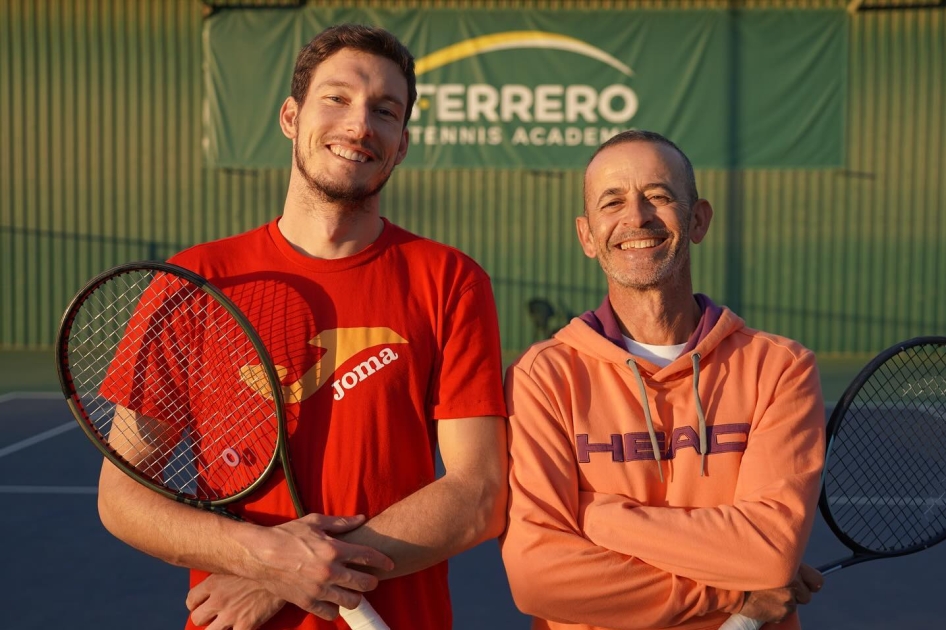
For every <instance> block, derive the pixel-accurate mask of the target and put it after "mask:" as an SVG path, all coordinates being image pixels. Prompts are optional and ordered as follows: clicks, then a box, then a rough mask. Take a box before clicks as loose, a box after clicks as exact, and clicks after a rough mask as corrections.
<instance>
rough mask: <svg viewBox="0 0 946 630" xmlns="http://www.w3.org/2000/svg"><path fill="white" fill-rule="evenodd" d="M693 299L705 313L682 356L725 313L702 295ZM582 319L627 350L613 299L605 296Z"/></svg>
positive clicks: (703, 336) (689, 350) (697, 294)
mask: <svg viewBox="0 0 946 630" xmlns="http://www.w3.org/2000/svg"><path fill="white" fill-rule="evenodd" d="M693 297H694V298H695V299H696V304H697V306H699V307H700V310H701V311H703V314H702V315H701V316H700V321H699V323H698V324H697V325H696V330H694V331H693V334H692V335H690V338H689V339H688V340H687V345H686V346H685V347H684V348H683V352H681V353H680V354H685V353H687V352H692V351H693V350H694V349H695V348H696V346H697V344H698V343H700V341H702V340H703V339H704V338H705V337H706V335H708V334H709V332H710V331H711V330H713V326H715V325H716V322H718V321H719V317H720V315H722V313H723V309H722V307H720V306H717V305H716V304H715V303H714V302H713V300H711V299H709V298H708V297H707V296H705V295H703V294H702V293H696V294H694V295H693ZM580 319H581V321H583V322H585V323H586V324H588V325H589V326H591V328H592V329H593V330H594V331H595V332H597V333H598V334H599V335H601V336H603V337H605V338H606V339H608V340H609V341H610V342H611V343H613V344H614V345H616V346H618V347H619V348H621V349H622V350H626V349H627V346H626V345H625V344H624V335H623V333H622V332H621V327H620V326H619V325H618V320H617V317H615V316H614V309H612V308H611V299H610V298H609V297H608V296H607V295H605V296H604V301H603V302H601V306H599V307H598V308H597V309H596V310H593V311H585V312H584V313H582V314H581V317H580Z"/></svg>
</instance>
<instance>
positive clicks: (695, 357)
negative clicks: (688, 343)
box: [626, 352, 706, 483]
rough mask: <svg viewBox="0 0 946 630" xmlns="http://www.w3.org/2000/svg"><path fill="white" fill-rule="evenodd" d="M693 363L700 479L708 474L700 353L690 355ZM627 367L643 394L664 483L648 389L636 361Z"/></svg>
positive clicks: (653, 445) (655, 452)
mask: <svg viewBox="0 0 946 630" xmlns="http://www.w3.org/2000/svg"><path fill="white" fill-rule="evenodd" d="M690 359H691V360H692V361H693V399H694V401H695V402H696V415H697V418H698V420H699V425H700V477H703V476H704V475H705V474H706V414H705V413H704V411H703V403H702V401H701V400H700V353H699V352H694V353H693V354H692V355H690ZM626 363H627V367H629V368H631V372H633V373H634V379H635V380H636V381H637V387H638V388H639V389H640V392H641V406H642V407H643V408H644V421H645V422H646V423H647V435H649V436H650V446H651V448H653V449H654V459H655V460H657V472H658V473H659V474H660V482H661V483H663V481H664V471H663V466H661V464H660V461H661V455H660V445H659V444H658V443H657V432H656V431H654V419H653V417H651V415H650V401H649V400H648V398H647V388H646V387H645V386H644V379H643V378H642V377H641V373H640V370H639V369H638V368H637V363H635V361H634V359H628V360H627V361H626Z"/></svg>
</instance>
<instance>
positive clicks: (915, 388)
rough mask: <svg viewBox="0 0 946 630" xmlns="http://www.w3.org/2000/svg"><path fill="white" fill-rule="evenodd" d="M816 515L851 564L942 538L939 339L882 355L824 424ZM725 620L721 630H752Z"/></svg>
mask: <svg viewBox="0 0 946 630" xmlns="http://www.w3.org/2000/svg"><path fill="white" fill-rule="evenodd" d="M827 432H828V448H827V455H826V459H825V469H824V473H823V474H822V484H821V497H820V499H819V501H818V506H819V508H820V510H821V515H822V516H823V517H824V520H825V522H826V523H827V524H828V526H829V527H830V528H831V531H832V532H834V535H835V536H836V537H837V538H838V540H840V541H841V542H842V543H844V544H845V545H846V546H847V548H848V549H850V550H851V552H852V555H850V556H849V557H847V558H843V559H841V560H835V561H834V562H829V563H828V564H825V565H822V566H820V567H818V570H819V571H821V573H822V574H824V575H828V574H829V573H833V572H835V571H837V570H839V569H844V568H846V567H849V566H853V565H855V564H859V563H861V562H867V561H868V560H878V559H880V558H892V557H895V556H904V555H907V554H911V553H916V552H917V551H923V550H924V549H929V548H930V547H932V546H933V545H935V544H937V543H939V542H942V541H943V539H944V538H946V337H917V338H915V339H911V340H909V341H904V342H901V343H898V344H896V345H895V346H892V347H890V348H888V349H887V350H884V351H883V352H881V353H880V354H879V355H877V356H876V357H875V358H874V359H873V360H871V362H870V363H868V364H867V365H866V366H865V367H864V369H862V370H861V372H860V373H859V374H858V375H857V377H856V378H855V379H854V381H853V382H852V383H851V384H850V385H849V386H848V388H847V389H846V390H845V392H844V395H843V396H841V400H839V401H838V404H837V406H836V407H835V408H834V411H833V412H832V413H831V418H830V420H829V421H828V426H827ZM762 625H763V622H761V621H758V620H756V619H750V618H748V617H744V616H742V615H738V614H737V615H733V616H732V617H730V618H729V619H728V620H726V622H725V623H724V624H723V625H722V626H720V630H757V629H758V628H760V627H761V626H762Z"/></svg>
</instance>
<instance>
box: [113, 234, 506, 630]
mask: <svg viewBox="0 0 946 630" xmlns="http://www.w3.org/2000/svg"><path fill="white" fill-rule="evenodd" d="M170 262H172V263H175V264H177V265H180V266H182V267H185V268H188V269H191V270H193V271H195V272H197V273H198V274H200V275H202V276H203V277H205V278H207V279H208V280H209V281H210V282H211V283H212V284H214V285H215V286H216V287H218V288H219V289H221V290H222V291H223V292H224V293H225V294H227V295H228V296H229V297H230V298H231V299H232V300H233V301H234V302H235V303H236V305H237V306H238V307H239V308H240V309H241V310H242V311H243V312H244V314H246V316H247V317H248V319H249V320H250V322H251V323H252V324H253V326H254V328H255V329H256V331H257V332H258V333H259V335H260V337H261V338H262V339H263V342H264V343H265V345H266V347H267V349H268V351H269V354H270V356H271V357H272V359H273V362H274V363H275V364H276V369H277V372H278V373H279V374H280V378H281V383H282V385H283V393H284V397H285V402H286V415H287V425H288V433H289V449H290V459H291V462H292V469H293V472H294V476H295V481H296V485H297V487H298V489H299V493H300V495H301V498H302V501H303V503H304V505H305V508H306V510H307V511H308V512H318V513H322V514H332V515H353V514H366V515H367V516H368V517H369V518H370V517H372V516H374V515H376V514H378V513H380V512H381V511H383V510H384V509H386V508H387V507H388V506H390V505H392V504H393V503H396V502H397V501H399V500H401V499H403V498H404V497H406V496H408V495H410V494H412V493H413V492H415V491H417V490H418V489H420V488H421V487H423V486H425V485H427V484H429V483H430V482H432V481H433V480H434V479H435V445H436V427H435V422H434V421H435V420H449V419H452V418H465V417H471V416H505V415H506V410H505V403H504V401H503V391H502V365H501V358H500V343H499V330H498V323H497V320H496V309H495V303H494V300H493V294H492V288H491V286H490V281H489V277H488V276H487V275H486V273H485V272H484V271H483V270H482V269H481V268H480V267H479V266H478V265H477V264H476V263H475V262H474V261H473V260H472V259H470V258H469V257H467V256H466V255H464V254H463V253H461V252H459V251H458V250H456V249H454V248H451V247H448V246H446V245H442V244H439V243H436V242H433V241H430V240H428V239H424V238H421V237H419V236H416V235H414V234H411V233H409V232H407V231H405V230H403V229H401V228H399V227H397V226H395V225H393V224H391V223H390V222H388V221H387V220H385V222H384V230H383V232H382V234H381V236H380V237H379V238H378V239H377V240H376V241H375V242H374V243H372V244H371V245H370V246H369V247H367V248H366V249H364V250H363V251H361V252H359V253H357V254H355V255H354V256H350V257H347V258H343V259H339V260H319V259H312V258H309V257H307V256H304V255H301V254H299V253H298V252H296V251H295V250H294V249H293V248H292V246H291V245H290V244H289V243H288V242H287V241H286V240H285V238H283V236H282V234H281V233H280V232H279V229H278V227H277V221H276V220H274V221H272V222H270V223H268V224H266V225H264V226H261V227H259V228H257V229H255V230H252V231H250V232H247V233H245V234H241V235H238V236H234V237H230V238H226V239H222V240H219V241H214V242H211V243H205V244H202V245H198V246H196V247H193V248H190V249H188V250H185V251H184V252H181V253H180V254H178V255H176V256H174V257H173V258H172V259H171V260H170ZM214 343H215V344H216V343H219V342H217V341H215V342H214ZM201 344H202V345H206V342H203V341H202V342H201V343H200V344H196V345H201ZM156 346H160V344H156ZM234 371H235V372H238V368H235V370H234ZM240 379H241V376H240V375H239V374H230V375H221V377H220V379H219V383H220V388H233V389H234V390H240V389H241V388H242V389H244V390H245V389H246V388H245V387H244V385H245V383H243V382H242V381H241V380H240ZM113 380H114V379H113ZM127 383H128V384H127V385H126V387H125V390H126V392H127V391H132V390H133V389H134V379H133V378H131V377H130V376H129V377H128V381H127ZM110 388H111V389H113V390H115V389H119V388H116V387H115V385H114V382H112V384H111V385H110ZM184 389H185V390H186V388H184ZM115 399H117V400H120V401H122V402H125V401H129V402H131V400H130V397H129V396H127V395H125V396H115ZM234 400H238V397H237V396H236V395H235V396H234ZM131 408H133V409H135V406H134V405H133V404H132V406H131ZM136 410H137V411H141V412H142V413H146V411H148V409H147V408H146V407H139V408H137V409H136ZM151 411H153V409H152V410H151ZM234 511H235V512H237V513H239V514H241V515H242V516H243V517H245V518H246V519H248V520H251V521H253V522H257V523H261V524H268V525H272V524H278V523H281V522H284V521H286V520H289V519H292V518H295V517H296V514H295V510H294V509H293V506H292V502H291V500H290V498H289V494H288V492H287V490H286V486H285V482H284V478H283V475H282V474H281V472H280V471H279V470H276V471H275V472H274V473H273V474H272V475H271V477H270V479H269V480H268V481H267V482H266V483H265V484H264V486H263V487H262V488H261V489H260V490H258V491H257V492H255V493H254V494H252V495H250V497H249V498H248V499H247V500H244V501H241V502H240V503H239V504H238V505H237V506H235V508H234ZM205 576H206V574H204V573H202V572H198V571H192V573H191V583H192V584H196V583H197V582H199V581H200V580H202V579H203V578H204V577H205ZM368 600H369V601H370V602H371V604H372V605H373V606H374V607H375V609H376V610H377V611H378V613H379V614H380V615H381V616H382V617H383V618H384V620H385V621H386V622H387V623H388V624H389V625H390V626H391V628H392V630H401V629H404V630H407V629H412V630H424V629H427V630H444V629H448V628H450V627H451V608H450V598H449V593H448V589H447V564H446V562H443V563H440V564H438V565H436V566H434V567H431V568H429V569H426V570H424V571H419V572H417V573H414V574H412V575H408V576H404V577H399V578H394V579H391V580H385V581H383V582H381V583H380V585H379V586H378V588H377V589H376V590H374V591H372V592H371V593H369V594H368ZM188 627H194V626H193V625H192V624H191V623H190V621H188ZM345 627H347V626H346V624H345V623H344V622H343V621H342V620H341V619H340V618H339V620H337V621H336V622H326V621H323V620H321V619H318V618H317V617H314V616H312V615H307V614H305V613H303V612H302V611H301V610H300V609H298V608H296V607H294V606H286V607H284V608H283V610H282V611H281V612H280V613H279V614H278V615H277V616H276V617H274V618H273V619H272V620H271V621H270V623H268V624H266V625H265V626H264V628H266V629H267V630H274V629H277V628H278V629H289V628H298V629H305V630H314V629H316V628H345Z"/></svg>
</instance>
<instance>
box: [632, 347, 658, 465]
mask: <svg viewBox="0 0 946 630" xmlns="http://www.w3.org/2000/svg"><path fill="white" fill-rule="evenodd" d="M627 367H629V368H631V372H633V373H634V378H635V379H637V386H638V387H639V388H640V390H641V405H642V406H643V407H644V420H645V421H646V422H647V434H648V435H649V436H650V446H651V448H653V449H654V459H656V460H657V472H658V473H660V483H663V482H664V469H663V466H661V465H660V446H659V445H658V444H657V433H656V432H655V431H654V419H653V418H651V416H650V402H649V401H648V400H647V388H646V387H644V379H643V378H641V373H640V370H638V369H637V363H635V362H634V359H628V360H627Z"/></svg>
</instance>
